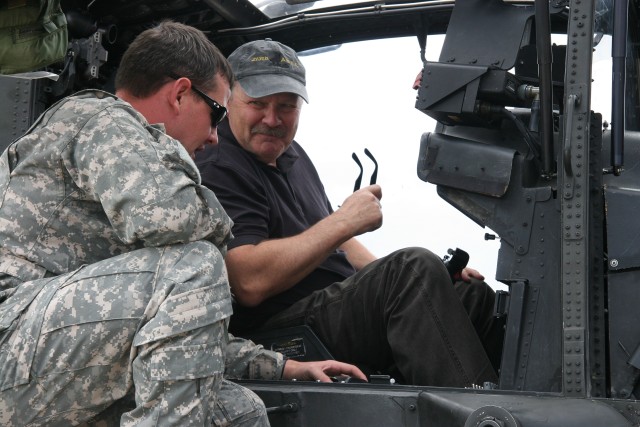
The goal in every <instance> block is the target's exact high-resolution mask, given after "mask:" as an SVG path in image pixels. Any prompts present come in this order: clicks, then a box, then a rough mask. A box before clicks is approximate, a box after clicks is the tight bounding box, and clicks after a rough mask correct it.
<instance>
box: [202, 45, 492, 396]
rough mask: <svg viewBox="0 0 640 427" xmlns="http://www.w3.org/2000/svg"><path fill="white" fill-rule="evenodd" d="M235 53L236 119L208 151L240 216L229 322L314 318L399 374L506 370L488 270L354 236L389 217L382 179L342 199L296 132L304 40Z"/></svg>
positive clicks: (230, 261) (319, 328) (465, 382)
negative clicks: (494, 348)
mask: <svg viewBox="0 0 640 427" xmlns="http://www.w3.org/2000/svg"><path fill="white" fill-rule="evenodd" d="M229 62H230V63H231V64H232V68H233V71H234V73H235V75H236V78H237V84H236V85H235V86H234V89H233V93H232V97H231V99H230V101H229V111H230V113H229V119H228V121H226V122H223V123H221V125H220V127H219V129H218V134H219V145H217V146H215V147H209V148H207V149H206V150H205V151H204V152H203V153H200V154H199V155H198V156H197V157H196V162H197V164H198V167H199V169H200V171H201V175H202V180H203V184H205V185H206V186H208V187H210V188H211V189H213V190H214V191H215V193H216V195H217V197H218V198H219V200H220V202H221V203H222V205H223V206H224V208H225V210H226V211H227V212H228V213H229V215H230V216H231V218H232V219H233V221H234V227H233V234H234V236H235V238H234V240H233V241H232V242H231V243H230V244H229V252H228V255H227V257H226V264H227V268H228V271H229V279H230V283H231V287H232V290H233V292H234V295H235V297H236V301H237V303H238V304H237V309H236V310H235V314H234V316H233V318H232V321H231V330H232V331H234V332H235V333H237V334H239V335H242V334H243V333H248V332H252V331H256V330H258V329H274V328H279V327H285V326H293V325H299V324H308V325H309V326H311V327H312V328H313V329H314V331H315V332H316V333H317V334H318V335H319V336H320V338H321V339H322V340H323V342H324V343H325V344H326V345H327V347H328V348H329V350H330V351H331V352H332V353H333V354H334V356H336V358H338V359H342V360H346V361H349V362H351V363H356V364H359V365H361V366H366V367H368V368H370V369H371V370H374V371H383V372H388V373H391V374H393V375H394V376H395V377H396V378H398V379H399V380H400V381H404V382H407V383H411V384H422V385H439V386H470V385H472V384H481V383H482V382H483V381H493V382H495V381H496V380H497V378H496V374H495V372H494V370H493V367H492V365H491V363H490V361H489V358H488V357H487V354H486V352H485V349H484V348H483V342H485V343H486V342H490V341H492V339H493V336H495V335H496V332H497V331H496V329H497V327H496V325H495V323H494V322H493V317H492V309H493V299H494V293H493V291H492V290H491V289H490V288H489V287H488V286H487V285H486V284H484V283H482V282H476V283H473V284H466V285H456V286H454V285H453V284H452V283H451V279H450V277H449V274H448V272H447V270H446V268H445V267H444V265H443V263H442V261H441V260H440V259H439V258H438V257H437V256H435V255H434V254H432V253H431V252H429V251H427V250H426V249H422V248H409V249H403V250H399V251H396V252H394V253H392V254H390V255H388V256H386V257H384V258H381V259H379V260H376V258H375V257H374V256H373V254H371V253H370V252H369V251H368V250H367V249H366V248H365V247H364V246H363V245H362V244H360V243H359V242H358V241H357V240H356V239H355V236H358V235H360V234H363V233H366V232H368V231H372V230H375V229H377V228H378V227H380V226H381V225H382V211H381V205H380V198H381V197H382V191H381V188H380V186H378V185H371V186H368V187H365V188H363V189H361V190H358V191H356V192H354V193H353V194H352V195H351V196H350V197H348V198H347V199H346V200H345V201H344V202H343V203H342V205H341V206H340V208H339V209H338V210H336V211H335V212H334V211H333V210H332V208H331V205H330V203H329V201H328V199H327V196H326V194H325V191H324V188H323V186H322V183H321V181H320V178H319V176H318V174H317V172H316V170H315V168H314V166H313V164H312V162H311V160H310V159H309V158H308V157H307V155H306V153H305V152H304V150H303V149H302V147H301V146H300V145H299V144H298V143H297V142H295V141H294V140H293V138H294V136H295V133H296V130H297V125H298V119H299V116H300V110H301V107H302V101H303V100H305V101H306V100H307V99H308V95H307V92H306V88H305V70H304V67H303V66H302V64H301V63H300V61H299V60H298V58H297V56H296V54H295V52H294V51H293V50H292V49H290V48H288V47H287V46H284V45H282V44H280V43H277V42H274V41H271V40H264V41H256V42H250V43H247V44H245V45H243V46H241V47H240V48H238V49H237V50H236V51H235V52H234V53H233V54H232V55H231V56H230V57H229ZM479 336H480V337H481V338H482V339H481V338H480V337H479Z"/></svg>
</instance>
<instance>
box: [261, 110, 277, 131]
mask: <svg viewBox="0 0 640 427" xmlns="http://www.w3.org/2000/svg"><path fill="white" fill-rule="evenodd" d="M262 121H263V122H264V124H266V125H267V126H269V127H275V126H278V125H280V124H281V123H282V121H281V120H280V116H279V114H278V109H277V108H275V107H268V108H266V109H265V111H264V117H263V118H262Z"/></svg>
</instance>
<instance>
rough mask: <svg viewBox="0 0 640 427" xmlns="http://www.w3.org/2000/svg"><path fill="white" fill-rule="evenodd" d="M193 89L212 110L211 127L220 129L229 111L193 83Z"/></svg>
mask: <svg viewBox="0 0 640 427" xmlns="http://www.w3.org/2000/svg"><path fill="white" fill-rule="evenodd" d="M169 77H171V78H172V79H175V80H178V79H179V78H180V77H178V76H177V75H175V74H170V75H169ZM191 89H192V90H193V91H194V92H195V93H196V94H197V95H198V96H199V97H200V98H202V100H203V101H204V103H205V104H207V105H208V106H209V108H211V127H214V128H215V127H218V125H219V124H220V122H221V121H223V120H224V118H225V117H227V109H226V108H224V107H223V106H222V105H220V104H218V102H216V101H215V100H214V99H212V98H210V97H209V95H207V94H206V93H204V92H203V91H201V90H200V89H198V88H197V87H195V85H194V84H193V83H192V84H191Z"/></svg>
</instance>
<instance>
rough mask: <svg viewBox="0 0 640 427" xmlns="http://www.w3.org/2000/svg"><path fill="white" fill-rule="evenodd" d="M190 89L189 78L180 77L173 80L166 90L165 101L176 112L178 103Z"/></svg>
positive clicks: (178, 106)
mask: <svg viewBox="0 0 640 427" xmlns="http://www.w3.org/2000/svg"><path fill="white" fill-rule="evenodd" d="M190 89H191V80H189V79H188V78H186V77H181V78H179V79H177V80H175V81H174V82H173V84H172V85H171V87H170V88H169V90H168V91H167V101H168V102H169V105H170V106H171V109H172V110H173V111H174V112H175V113H176V114H178V113H180V108H181V106H180V104H181V103H182V101H183V100H184V97H185V96H186V94H187V92H189V90H190Z"/></svg>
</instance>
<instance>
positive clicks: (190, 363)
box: [0, 91, 284, 426]
mask: <svg viewBox="0 0 640 427" xmlns="http://www.w3.org/2000/svg"><path fill="white" fill-rule="evenodd" d="M230 227H231V221H230V219H229V218H228V216H227V215H226V213H225V212H224V210H223V209H222V207H221V206H220V204H219V203H218V201H217V199H216V197H215V195H214V194H213V193H212V192H211V191H209V190H208V189H206V188H204V187H202V186H201V185H200V176H199V174H198V172H197V169H196V167H195V165H194V164H193V161H192V160H191V158H190V157H189V156H188V154H187V152H186V151H185V150H184V148H183V147H182V146H181V145H180V143H179V142H177V141H175V140H173V139H172V138H170V137H168V136H166V135H165V134H164V133H163V129H162V127H161V126H151V125H149V124H148V123H147V122H146V120H145V119H144V118H143V117H142V116H141V115H140V114H138V113H137V112H136V111H135V110H133V109H132V108H131V106H130V105H128V104H127V103H124V102H122V101H120V100H117V99H116V98H115V97H113V96H111V95H109V94H106V93H104V92H96V91H92V92H84V93H80V94H79V95H77V96H75V97H72V98H69V99H66V100H63V101H61V102H60V103H58V104H56V105H55V106H54V107H52V108H51V109H50V110H48V111H47V112H46V113H45V114H44V115H43V116H42V117H41V118H40V119H39V121H38V122H37V123H36V125H35V126H34V127H33V128H32V129H31V130H30V132H28V134H27V135H26V136H25V137H23V138H21V139H19V140H18V141H16V142H15V143H14V144H12V145H11V146H10V147H9V148H8V149H7V151H5V153H4V154H3V156H2V159H1V160H0V245H1V248H0V424H1V425H3V426H4V425H27V424H29V425H76V424H79V423H81V422H83V421H85V420H87V419H90V418H91V417H93V416H94V415H96V414H97V413H99V412H101V411H102V410H104V409H105V408H107V407H108V406H109V405H110V404H111V403H112V402H113V401H115V400H117V399H120V398H122V397H123V396H125V395H127V393H130V392H131V390H132V387H133V385H134V384H135V399H136V408H135V409H134V410H133V411H130V412H128V413H126V414H124V415H123V417H122V420H121V423H122V425H139V424H140V423H146V422H150V423H152V424H153V425H207V424H209V423H210V422H211V420H212V419H214V420H216V424H218V425H236V424H234V422H233V420H234V419H235V420H240V419H242V420H244V421H243V422H249V424H247V425H264V423H266V422H267V421H266V417H265V415H264V408H263V406H262V405H261V403H259V400H258V399H257V398H255V399H251V398H248V399H245V400H239V397H237V393H239V392H238V390H237V389H236V388H234V387H230V386H225V385H224V384H225V382H224V380H223V377H229V378H241V377H244V378H268V379H273V378H280V377H281V375H282V369H283V366H284V362H283V358H282V355H280V354H277V353H274V352H270V351H266V350H264V349H263V348H262V347H260V346H256V345H254V344H253V343H251V342H249V341H245V340H241V339H236V338H234V337H232V336H228V334H227V322H228V318H229V316H230V315H231V295H230V291H229V286H228V282H227V274H226V270H225V267H224V262H223V255H224V251H225V248H226V242H227V240H228V239H229V238H230V237H231V233H230ZM221 387H222V390H221V393H223V394H224V393H236V395H235V396H236V397H229V396H222V397H220V399H218V396H217V392H218V391H219V390H220V388H221ZM241 392H242V393H245V392H244V391H241ZM248 393H250V392H248ZM249 396H250V397H251V395H250V394H249ZM222 402H227V405H230V406H226V407H221V406H220V405H221V404H222ZM256 402H258V403H256ZM221 414H222V415H221ZM247 414H249V415H247ZM251 414H254V415H251ZM221 420H222V421H221ZM224 420H226V421H224ZM252 420H253V421H252ZM30 423H33V424H30Z"/></svg>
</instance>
